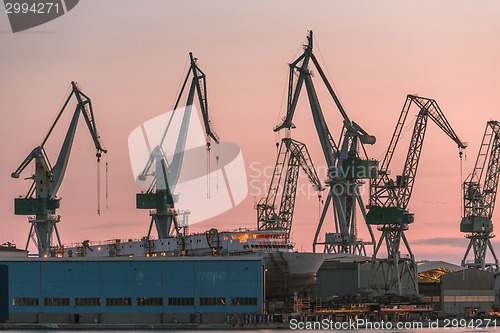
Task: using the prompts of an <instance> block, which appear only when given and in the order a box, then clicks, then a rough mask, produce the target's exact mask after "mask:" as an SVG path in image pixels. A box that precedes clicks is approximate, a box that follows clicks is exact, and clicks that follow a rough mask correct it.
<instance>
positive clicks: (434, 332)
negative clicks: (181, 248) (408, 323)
mask: <svg viewBox="0 0 500 333" xmlns="http://www.w3.org/2000/svg"><path fill="white" fill-rule="evenodd" d="M499 329H500V328H499ZM230 331H231V330H225V331H222V330H196V331H195V332H199V333H221V332H230ZM236 331H237V332H245V333H253V332H255V333H266V332H286V333H291V332H297V331H305V330H299V329H293V330H292V329H290V330H286V329H285V330H283V329H280V330H270V329H262V330H255V329H249V330H236ZM307 331H309V332H324V331H336V330H335V329H333V330H330V329H323V330H307ZM343 331H345V332H353V331H359V332H366V333H389V332H392V333H395V332H405V333H444V332H448V333H452V332H463V333H470V332H485V333H486V332H488V333H489V332H496V328H495V327H490V328H474V329H473V328H436V329H429V328H423V329H392V330H384V329H358V330H343ZM9 332H13V333H27V332H34V333H35V332H58V333H74V332H92V333H116V332H122V333H136V332H151V333H160V332H161V333H164V332H166V330H9ZM168 332H171V333H185V332H189V330H168Z"/></svg>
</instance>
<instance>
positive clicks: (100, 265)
mask: <svg viewBox="0 0 500 333" xmlns="http://www.w3.org/2000/svg"><path fill="white" fill-rule="evenodd" d="M263 275H264V270H263V262H262V259H261V258H257V257H252V258H250V257H177V258H172V257H167V258H162V257H159V258H158V257H157V258H144V259H136V258H128V257H125V258H120V257H118V258H116V257H114V258H101V259H98V260H92V259H88V258H71V259H70V260H69V259H61V258H32V259H26V258H24V259H9V260H2V261H0V303H1V304H0V312H1V310H2V309H4V310H6V312H7V313H5V311H3V312H4V313H0V316H2V317H1V319H3V320H8V321H9V322H23V323H25V322H33V323H35V322H60V323H64V322H73V323H74V322H76V323H84V322H90V323H173V322H178V323H182V322H184V323H210V322H224V321H225V320H226V318H227V316H228V315H230V314H253V313H260V312H262V309H263V290H264V282H263Z"/></svg>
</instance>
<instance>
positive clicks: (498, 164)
mask: <svg viewBox="0 0 500 333" xmlns="http://www.w3.org/2000/svg"><path fill="white" fill-rule="evenodd" d="M487 160H488V165H487V168H486V169H485V166H486V161H487ZM499 176H500V122H498V121H488V123H487V124H486V129H485V131H484V136H483V141H482V143H481V146H480V148H479V154H478V155H477V159H476V164H475V165H474V169H473V171H472V173H471V175H470V176H469V177H468V178H467V180H466V181H465V182H464V186H463V191H464V192H463V198H464V199H463V200H464V214H463V218H462V221H461V222H460V231H461V232H466V233H468V234H467V236H466V237H467V238H468V239H469V246H468V247H467V250H466V251H465V255H464V258H463V260H462V266H464V267H474V268H478V269H481V270H488V271H492V272H494V273H498V268H499V267H498V259H497V256H496V254H495V251H494V250H493V246H492V245H491V241H490V239H491V238H493V237H495V236H494V235H493V223H492V221H491V218H492V216H493V210H494V208H495V199H496V195H497V190H498V179H499ZM471 249H473V253H474V261H473V262H468V261H467V257H468V256H469V253H470V250H471ZM488 249H489V250H490V252H491V255H492V256H493V259H494V262H493V263H488V262H487V261H486V254H487V252H488Z"/></svg>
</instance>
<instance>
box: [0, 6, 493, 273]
mask: <svg viewBox="0 0 500 333" xmlns="http://www.w3.org/2000/svg"><path fill="white" fill-rule="evenodd" d="M307 29H312V30H314V33H315V39H316V42H317V43H316V44H315V54H316V56H317V57H318V59H319V60H320V62H322V65H323V66H324V69H325V70H326V69H327V70H328V72H329V74H330V75H331V78H332V81H333V83H334V85H335V87H336V91H337V94H338V95H339V96H340V98H341V100H342V102H343V105H344V108H345V109H346V111H347V113H348V115H349V116H350V118H351V119H352V120H354V121H356V122H357V123H359V124H360V125H361V126H363V127H364V128H365V129H366V130H367V131H368V132H370V133H371V134H373V135H375V136H376V137H377V140H378V141H377V144H376V145H375V146H373V147H369V150H368V153H369V155H370V156H371V157H373V158H379V157H381V156H382V154H383V153H384V151H385V149H386V148H387V145H388V143H389V140H390V136H391V135H392V132H393V129H394V126H395V123H396V120H397V118H398V116H399V113H400V111H401V108H402V106H403V103H404V100H405V97H406V95H407V94H409V93H412V94H414V93H418V94H419V95H420V96H424V97H429V98H434V99H436V101H437V102H438V103H439V105H440V106H441V109H442V110H443V112H444V113H445V115H446V117H447V119H448V120H449V122H450V123H451V125H452V126H453V128H454V129H455V131H456V132H457V134H458V135H459V136H460V137H461V138H462V140H463V141H466V142H469V145H470V147H469V148H468V149H467V159H466V160H465V161H464V176H466V175H467V174H468V173H469V172H470V170H471V168H472V166H473V164H474V161H475V157H476V154H477V150H478V145H479V144H480V141H481V138H482V134H483V130H484V127H485V124H486V121H487V120H490V119H497V120H498V119H499V118H500V109H499V107H498V87H500V61H499V59H500V2H498V1H480V2H470V1H451V0H450V1H439V2H436V1H405V2H401V1H377V2H373V1H335V2H334V1H316V2H314V3H313V4H312V5H309V4H308V5H306V4H305V3H304V2H303V1H301V2H299V1H272V2H269V1H247V2H242V1H240V2H234V1H152V0H151V1H146V2H141V1H128V0H126V1H123V0H106V1H98V0H86V1H80V3H79V4H78V6H77V7H75V9H73V10H72V11H71V12H69V13H67V14H66V15H64V16H62V17H61V18H59V19H56V20H54V21H51V22H49V23H47V24H45V25H42V26H39V27H36V28H33V29H31V30H28V31H25V32H21V33H16V34H12V33H11V31H10V27H9V24H8V19H7V16H6V15H5V14H0V45H1V47H0V69H1V73H2V75H1V77H0V112H1V115H2V120H1V122H0V151H1V152H2V156H3V157H2V160H1V163H0V228H1V230H2V232H1V235H0V241H1V242H6V241H14V242H15V243H17V244H18V246H19V247H24V244H25V241H26V237H27V234H28V230H29V224H28V222H27V219H26V217H24V216H15V215H14V214H13V198H14V197H16V196H19V195H22V194H25V193H26V191H27V189H28V186H29V183H28V182H27V181H22V180H20V179H19V180H15V179H12V178H10V173H11V172H12V171H14V170H15V169H16V168H17V167H18V165H19V164H20V163H21V161H22V160H23V159H24V158H25V157H26V155H27V154H28V153H29V151H30V150H31V149H32V148H33V147H35V146H36V145H38V144H40V143H41V140H42V138H43V136H44V135H45V134H46V132H47V130H48V128H49V126H50V124H51V123H52V121H53V119H54V117H55V114H56V113H57V111H58V109H59V107H60V105H61V101H62V100H63V98H64V95H65V92H66V89H67V88H68V86H69V83H70V82H71V81H72V80H75V81H77V82H79V84H80V85H81V87H82V90H83V91H84V92H85V93H86V94H87V95H88V96H89V97H90V98H91V99H92V101H93V105H94V110H95V113H96V122H97V126H98V129H99V132H100V135H101V136H102V138H103V141H104V144H105V145H106V147H107V148H108V149H109V156H108V160H109V209H108V210H105V209H104V210H103V212H102V214H101V216H100V217H99V216H97V214H96V199H95V196H96V185H95V182H96V181H95V179H96V171H95V169H96V167H95V158H94V149H93V145H92V142H91V140H90V136H89V135H88V132H87V130H86V128H85V127H83V126H80V129H79V131H78V132H77V139H76V140H75V146H74V150H73V153H72V156H71V160H70V164H69V166H68V170H67V174H66V177H65V181H64V183H63V185H62V187H61V189H60V190H59V196H61V197H62V198H63V200H62V201H61V209H60V210H59V211H58V213H59V214H61V216H62V222H61V223H60V224H59V231H60V234H61V238H62V240H63V243H70V242H79V241H82V240H84V239H92V240H98V239H112V238H139V237H141V236H143V235H145V234H146V233H147V228H148V224H149V216H148V214H147V212H146V211H141V210H136V209H135V208H134V207H135V192H136V191H137V187H136V185H135V183H134V179H133V176H132V171H131V167H130V162H129V156H128V148H127V137H128V135H129V133H130V132H131V131H132V130H133V129H134V128H135V127H137V126H139V125H140V124H141V123H143V122H144V121H146V120H148V119H150V118H153V117H155V116H157V115H159V114H162V113H164V112H166V111H169V110H170V109H171V107H172V105H173V103H174V100H175V98H176V92H177V87H178V85H179V82H180V81H181V79H182V76H183V75H184V74H183V69H184V65H185V63H186V61H187V56H188V52H189V51H192V52H193V53H194V54H195V56H196V57H198V58H199V59H200V61H199V65H200V67H201V68H202V69H203V70H204V72H205V73H206V74H207V80H208V94H209V103H210V111H211V115H212V118H213V121H214V124H215V127H216V129H217V131H218V133H219V135H220V137H221V139H222V140H223V141H228V142H233V143H236V144H238V145H240V146H241V149H242V151H243V155H244V158H245V162H246V166H247V168H248V169H247V172H248V175H249V178H250V177H252V174H253V173H252V170H251V169H250V166H251V165H254V166H256V165H259V166H260V167H261V168H263V167H266V166H267V167H269V166H273V165H274V162H275V155H276V148H275V143H276V140H277V136H276V134H275V133H273V132H272V128H273V127H274V126H275V125H276V124H277V122H278V119H280V117H281V116H283V115H284V112H285V109H284V108H283V107H281V110H280V105H282V99H283V92H284V90H285V89H286V84H287V83H286V77H287V73H288V66H287V63H289V62H290V61H292V60H293V59H294V56H296V52H297V51H299V50H300V46H301V43H302V42H303V41H304V39H305V36H306V34H307ZM316 79H317V78H316ZM316 85H317V86H319V83H317V84H316ZM319 94H320V98H321V99H322V106H323V109H324V112H325V114H326V117H327V121H328V122H329V127H330V129H331V131H332V132H333V133H334V137H335V138H337V137H338V132H339V131H340V128H341V126H340V116H339V113H338V111H337V110H336V109H335V108H333V107H332V103H331V102H330V101H329V100H327V98H326V94H325V92H324V91H323V90H321V89H319ZM302 96H303V97H302V100H301V101H300V103H299V109H298V110H297V113H296V116H295V120H294V123H295V124H296V125H297V129H296V130H295V131H294V133H293V138H295V139H297V140H300V141H303V142H305V143H306V144H307V145H308V148H309V150H310V152H311V154H312V156H313V161H314V162H315V164H316V166H317V167H319V166H322V165H324V160H323V158H322V154H321V150H320V145H319V141H318V139H317V137H316V134H315V130H314V127H313V123H312V119H311V115H310V110H309V106H308V103H307V99H306V94H305V91H304V94H303V95H302ZM61 125H62V124H61ZM80 125H83V123H81V124H80ZM66 127H67V122H66V123H64V125H63V126H60V127H58V129H57V135H56V137H55V138H54V139H57V138H59V139H60V138H62V136H63V133H64V132H65V130H66ZM404 139H406V140H404ZM404 139H403V141H402V142H401V146H400V147H399V151H398V153H397V155H396V156H395V161H394V163H393V167H392V168H391V169H392V170H393V174H396V173H399V172H400V170H401V166H402V162H403V159H404V156H405V155H406V150H407V145H408V139H409V135H408V136H406V137H405V138H404ZM58 145H59V143H58V142H57V140H54V142H53V143H52V144H50V145H49V146H48V147H47V150H48V152H49V156H50V157H51V158H52V161H54V160H55V154H56V153H57V152H58V148H59V146H58ZM28 169H29V168H28ZM459 170H460V165H459V159H458V150H457V148H456V145H455V144H454V143H453V142H452V141H451V140H449V139H448V138H447V137H446V136H445V135H444V133H441V132H440V131H439V130H438V128H437V127H436V126H435V125H434V124H433V123H429V128H428V131H427V136H426V142H425V144H424V151H423V153H422V158H421V163H420V168H419V172H418V177H417V181H416V185H415V188H414V193H413V197H412V200H411V202H410V205H409V207H410V209H411V211H413V212H414V213H415V223H414V224H413V225H411V227H410V230H409V232H408V233H407V236H408V238H409V241H410V244H411V245H412V249H413V251H414V253H415V254H416V256H417V259H444V260H448V261H452V262H455V263H458V262H459V261H460V260H461V257H462V256H463V253H464V252H465V247H466V245H467V241H466V240H465V239H463V235H462V234H461V233H460V232H459V221H460V207H461V194H460V171H459ZM23 176H25V177H27V176H29V170H27V171H26V172H25V173H24V174H23ZM320 177H321V178H324V175H320ZM249 180H250V179H249ZM261 181H262V180H261ZM301 184H305V181H302V183H301ZM304 186H308V185H304ZM366 190H367V189H366ZM256 192H258V191H256V190H255V189H252V188H251V189H250V195H249V196H248V197H247V199H246V200H245V201H244V202H243V203H242V204H240V205H239V206H238V207H236V208H235V209H233V210H231V211H229V212H227V213H224V214H223V215H220V216H218V217H216V218H213V219H211V220H208V221H205V222H203V223H200V224H196V225H194V226H193V227H192V228H191V231H199V232H202V231H205V230H207V229H209V228H212V227H216V228H219V229H234V228H238V227H254V226H255V225H256V217H255V211H254V209H253V205H254V197H253V195H256V196H257V199H258V198H259V197H260V196H261V195H263V194H264V193H260V194H259V193H256ZM499 214H500V213H499V212H497V214H496V216H499ZM317 221H318V203H317V200H316V199H315V198H312V199H311V200H308V199H307V197H304V196H302V197H299V198H298V200H297V206H296V214H295V218H294V227H293V231H292V234H293V239H294V241H295V242H296V245H297V248H298V249H301V250H311V248H312V246H311V244H312V239H313V235H314V232H315V230H316V224H317ZM495 221H498V217H496V218H495V217H494V222H495ZM358 229H359V230H360V236H361V237H365V238H366V231H365V229H366V228H365V227H364V226H363V225H362V224H360V225H359V226H358ZM378 235H379V234H378V232H377V236H378ZM440 239H444V240H440ZM495 244H496V245H495V246H496V248H497V249H498V248H499V246H498V244H500V243H498V242H495ZM370 252H371V250H370Z"/></svg>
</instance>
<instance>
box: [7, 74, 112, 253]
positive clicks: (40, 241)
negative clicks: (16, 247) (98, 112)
mask: <svg viewBox="0 0 500 333" xmlns="http://www.w3.org/2000/svg"><path fill="white" fill-rule="evenodd" d="M71 88H72V90H71V93H70V95H69V96H68V98H67V99H66V101H65V103H64V104H63V107H62V109H61V110H60V111H59V113H58V115H57V117H56V119H55V121H54V123H53V124H52V126H51V127H50V130H49V132H48V133H47V135H46V136H45V138H44V139H43V141H42V144H41V145H40V146H37V147H35V148H34V149H33V150H32V151H31V152H30V154H29V155H28V156H27V157H26V158H25V159H24V161H23V162H22V163H21V165H20V166H19V167H18V168H17V170H16V171H14V172H13V173H12V174H11V176H12V178H19V176H20V174H21V173H22V172H23V170H24V169H25V168H26V167H27V166H28V165H29V164H30V163H31V161H33V160H35V173H34V174H33V175H31V176H30V177H28V178H26V179H31V180H33V183H32V185H31V187H30V189H29V191H28V193H27V194H26V196H24V197H21V198H15V199H14V211H15V214H16V215H34V217H29V218H28V221H29V222H30V223H31V227H30V231H29V234H28V241H27V242H26V249H28V245H29V241H30V239H32V240H33V241H34V243H35V245H36V246H37V248H38V255H39V256H48V255H51V250H53V249H54V250H56V251H57V252H59V251H62V250H63V248H62V245H61V239H60V237H59V232H58V231H57V225H56V223H58V222H60V220H61V217H60V216H59V215H55V214H56V209H57V208H59V207H60V202H59V201H60V200H61V198H58V197H57V191H58V190H59V187H60V186H61V184H62V181H63V178H64V175H65V173H66V168H67V166H68V161H69V157H70V153H71V149H72V147H73V139H74V137H75V133H76V128H77V125H78V120H79V118H80V114H81V115H83V119H84V120H85V123H86V124H87V127H88V129H89V131H90V135H91V137H92V140H93V141H94V145H95V149H96V157H97V161H98V162H99V161H100V158H101V154H102V153H106V152H107V151H106V150H105V149H104V148H103V146H102V144H101V142H100V137H99V135H98V134H97V127H96V123H95V119H94V111H93V109H92V102H91V101H90V98H89V97H88V96H87V95H85V94H84V93H83V92H82V91H81V90H80V89H79V87H78V86H77V84H76V83H75V82H71ZM73 96H74V97H75V98H76V101H77V104H76V107H75V111H74V113H73V117H72V119H71V123H70V125H69V128H68V132H67V133H66V137H65V139H64V142H63V144H62V147H61V151H60V153H59V156H58V158H57V161H56V164H54V166H52V165H51V164H50V162H49V158H48V156H47V154H46V153H45V144H46V142H47V140H48V139H49V137H50V136H51V134H52V131H53V130H54V127H55V126H56V124H57V122H58V121H59V119H60V118H61V116H62V114H63V112H64V110H65V109H66V107H67V106H68V104H69V102H70V100H71V97H73ZM54 232H55V234H56V237H57V246H55V247H54V246H53V233H54ZM35 237H36V239H35ZM58 254H61V253H58Z"/></svg>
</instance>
